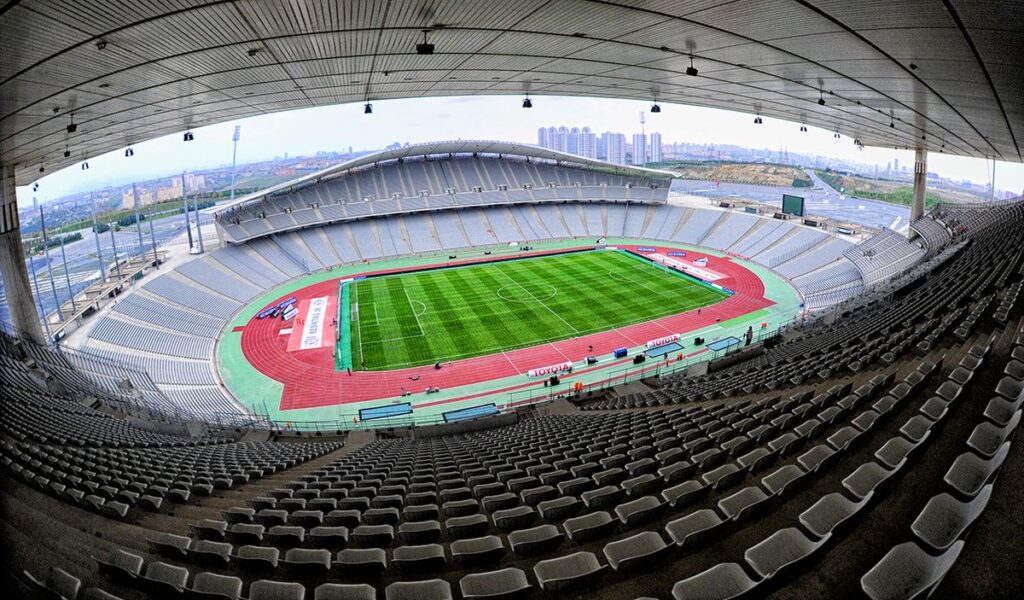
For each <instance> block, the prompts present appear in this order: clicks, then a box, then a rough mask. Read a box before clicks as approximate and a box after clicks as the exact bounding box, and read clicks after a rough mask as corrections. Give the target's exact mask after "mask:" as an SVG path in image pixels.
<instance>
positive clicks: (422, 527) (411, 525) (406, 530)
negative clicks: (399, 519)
mask: <svg viewBox="0 0 1024 600" xmlns="http://www.w3.org/2000/svg"><path fill="white" fill-rule="evenodd" d="M440 537H441V524H440V523H438V522H437V521H413V522H406V523H402V524H401V525H399V526H398V539H400V540H402V541H403V542H405V543H406V544H431V543H433V542H436V541H437V540H438V539H439V538H440Z"/></svg>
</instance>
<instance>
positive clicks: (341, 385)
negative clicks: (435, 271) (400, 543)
mask: <svg viewBox="0 0 1024 600" xmlns="http://www.w3.org/2000/svg"><path fill="white" fill-rule="evenodd" d="M619 247H621V248H626V249H630V250H635V249H636V246H619ZM668 250H670V249H668V248H664V249H662V248H659V252H665V251H668ZM565 251H566V250H565V249H560V250H555V251H547V252H537V253H531V254H530V255H531V256H542V255H545V254H561V253H563V252H565ZM701 257H706V258H708V265H707V266H708V268H709V269H712V270H714V271H716V272H718V273H720V274H722V275H724V276H725V278H724V279H721V280H718V281H716V282H715V283H717V284H719V285H721V286H723V287H726V288H729V289H730V290H732V291H733V292H735V293H734V294H733V295H732V296H730V297H728V298H726V299H725V300H722V301H721V302H718V303H717V304H714V305H712V306H708V307H705V308H704V309H703V310H701V314H699V315H698V314H697V311H696V310H693V311H690V312H686V313H680V314H676V315H671V316H668V317H662V318H660V319H657V320H654V321H649V322H647V323H639V324H636V325H630V326H627V327H620V328H618V329H613V330H611V331H605V332H603V333H597V334H593V335H587V336H583V337H578V338H572V339H567V340H562V341H560V342H553V343H549V344H542V345H539V346H534V347H532V348H522V349H519V350H512V351H509V352H502V353H498V354H491V355H488V356H479V357H476V358H468V359H465V360H459V361H455V362H453V363H450V364H448V363H446V364H445V366H444V368H442V369H440V370H436V369H434V368H433V366H430V365H428V366H422V367H413V368H408V369H396V370H393V371H354V372H352V374H351V375H349V374H348V373H346V372H344V371H337V370H336V369H335V368H334V348H333V345H331V346H327V347H323V348H315V349H310V350H298V351H294V352H289V351H288V340H289V336H288V335H281V330H282V329H291V328H293V327H296V325H295V323H294V320H293V321H289V322H284V321H281V320H280V319H263V320H259V319H256V318H255V317H253V318H252V319H251V320H250V321H249V323H247V324H246V325H245V327H244V329H243V330H242V339H241V345H242V353H243V354H244V355H245V358H246V359H247V360H248V361H249V363H250V364H251V365H252V366H253V367H255V368H256V369H257V370H258V371H259V372H260V373H263V374H264V375H266V376H267V377H270V378H272V379H274V380H277V381H280V382H281V383H283V384H284V391H283V393H282V395H281V406H280V408H281V409H282V410H289V409H299V408H313V407H320V406H334V405H339V404H348V403H352V402H361V401H365V400H376V399H379V398H390V397H394V396H398V395H399V394H401V393H402V391H403V390H407V391H410V392H414V393H416V392H422V391H423V390H424V389H425V388H426V387H427V386H434V387H439V388H442V389H451V388H454V387H459V386H463V385H468V384H474V383H481V382H485V381H490V380H493V379H498V378H502V377H508V376H511V375H517V374H521V373H525V372H526V371H527V370H529V369H532V368H535V367H542V366H546V365H550V364H554V363H559V362H564V361H565V360H567V359H568V360H573V361H579V360H582V359H583V358H584V357H585V356H587V355H588V354H595V355H605V354H610V353H611V352H612V350H614V349H615V348H619V347H622V346H627V347H634V346H640V345H642V344H644V343H645V342H647V341H648V340H651V339H654V338H659V337H663V336H665V335H668V334H670V333H678V332H687V331H696V330H698V329H701V328H703V327H706V326H709V325H713V324H714V323H715V322H716V321H715V320H716V319H720V320H721V321H726V320H729V319H732V318H735V317H739V316H742V315H744V314H747V313H749V312H752V311H755V310H759V309H762V308H765V307H768V306H771V305H772V304H773V302H772V301H771V300H768V299H767V298H765V297H764V284H763V283H762V282H761V279H760V278H758V277H757V275H755V274H754V273H753V272H751V271H750V270H748V269H746V268H745V267H743V266H741V265H739V264H737V263H735V262H733V261H732V260H731V259H730V258H728V257H721V258H719V257H714V256H707V255H704V254H701V253H700V252H693V251H689V250H688V251H687V256H686V260H687V261H688V262H689V261H692V260H694V259H696V258H701ZM488 260H500V259H485V260H467V261H456V262H449V263H444V264H450V265H454V264H469V263H477V262H488ZM432 266H434V265H431V266H423V267H418V268H413V269H390V270H380V271H372V272H370V273H366V274H367V275H369V274H371V273H373V274H376V273H391V272H407V271H412V270H420V269H426V268H430V267H432ZM339 279H340V278H339ZM339 279H332V280H329V281H324V282H321V283H317V284H314V285H311V286H308V287H305V288H302V289H300V290H297V291H295V292H292V293H291V294H287V295H285V296H282V297H280V298H278V299H276V300H274V302H272V303H270V304H268V305H267V306H272V305H273V304H276V303H278V302H281V301H282V300H285V299H286V298H288V297H291V296H295V297H297V298H298V299H299V301H300V302H301V301H304V300H309V299H311V298H315V297H320V296H328V297H331V296H335V297H336V295H337V291H338V281H339ZM333 318H334V313H333V312H331V313H330V315H329V317H328V323H331V322H332V320H333ZM331 333H332V335H333V327H332V328H331ZM591 345H592V346H593V350H592V351H591V350H588V346H591ZM607 366H608V365H607V364H602V365H601V368H604V367H607ZM414 379H415V380H414ZM540 384H541V383H540V381H538V380H527V379H526V377H525V376H524V377H523V381H522V384H521V385H515V386H513V387H514V388H519V387H526V386H529V385H540ZM499 389H500V388H498V387H497V386H496V389H495V391H498V390H499ZM474 395H479V394H474ZM469 397H473V395H470V396H466V397H462V398H452V399H449V400H443V401H439V402H455V401H458V400H462V399H465V398H469Z"/></svg>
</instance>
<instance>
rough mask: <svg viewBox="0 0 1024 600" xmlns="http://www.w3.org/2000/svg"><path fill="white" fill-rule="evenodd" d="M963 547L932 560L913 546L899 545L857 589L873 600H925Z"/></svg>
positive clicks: (871, 570)
mask: <svg viewBox="0 0 1024 600" xmlns="http://www.w3.org/2000/svg"><path fill="white" fill-rule="evenodd" d="M963 547H964V542H963V540H960V541H957V542H955V543H954V544H953V545H952V546H950V547H949V549H948V550H946V551H945V552H943V553H942V554H940V555H939V556H931V555H930V554H928V553H927V552H925V551H924V550H923V549H922V548H921V547H920V546H918V545H917V544H915V543H913V542H906V543H904V544H900V545H898V546H895V547H894V548H893V549H892V550H889V552H888V553H886V555H885V556H883V557H882V560H880V561H878V563H877V564H875V566H873V567H871V569H870V570H869V571H868V572H867V573H865V574H864V576H863V577H861V578H860V587H861V589H862V590H864V593H865V594H867V595H868V597H869V598H873V599H875V600H888V599H889V598H907V599H911V598H924V597H927V595H928V594H929V593H930V592H931V590H932V589H934V588H935V586H936V585H937V584H938V583H939V582H940V581H941V580H942V578H943V577H944V576H945V575H946V573H947V572H948V571H949V569H950V567H952V566H953V563H954V562H956V559H957V558H958V557H959V556H960V551H961V550H963Z"/></svg>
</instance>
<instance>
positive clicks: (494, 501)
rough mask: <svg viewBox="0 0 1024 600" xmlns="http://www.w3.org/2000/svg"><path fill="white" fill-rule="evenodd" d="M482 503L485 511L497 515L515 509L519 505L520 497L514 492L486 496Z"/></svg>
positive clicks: (481, 500)
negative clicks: (496, 513) (501, 511)
mask: <svg viewBox="0 0 1024 600" xmlns="http://www.w3.org/2000/svg"><path fill="white" fill-rule="evenodd" d="M480 503H481V504H483V506H484V510H486V511H487V512H489V513H495V512H497V511H499V510H507V509H510V508H515V507H516V506H517V505H518V504H519V496H516V495H515V494H513V493H512V492H503V493H501V494H494V495H493V496H484V497H483V498H481V499H480Z"/></svg>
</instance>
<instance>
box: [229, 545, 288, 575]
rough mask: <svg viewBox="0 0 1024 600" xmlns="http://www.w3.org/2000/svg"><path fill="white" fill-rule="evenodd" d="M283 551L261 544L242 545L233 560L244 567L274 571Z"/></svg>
mask: <svg viewBox="0 0 1024 600" xmlns="http://www.w3.org/2000/svg"><path fill="white" fill-rule="evenodd" d="M280 556H281V551H280V550H278V549H277V548H263V547H260V546H241V547H239V548H238V549H236V550H235V553H234V554H233V555H232V556H231V561H232V562H233V563H234V564H236V565H238V566H239V567H241V568H243V569H249V570H254V571H256V570H264V571H273V570H274V569H276V568H277V561H278V559H279V558H280Z"/></svg>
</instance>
